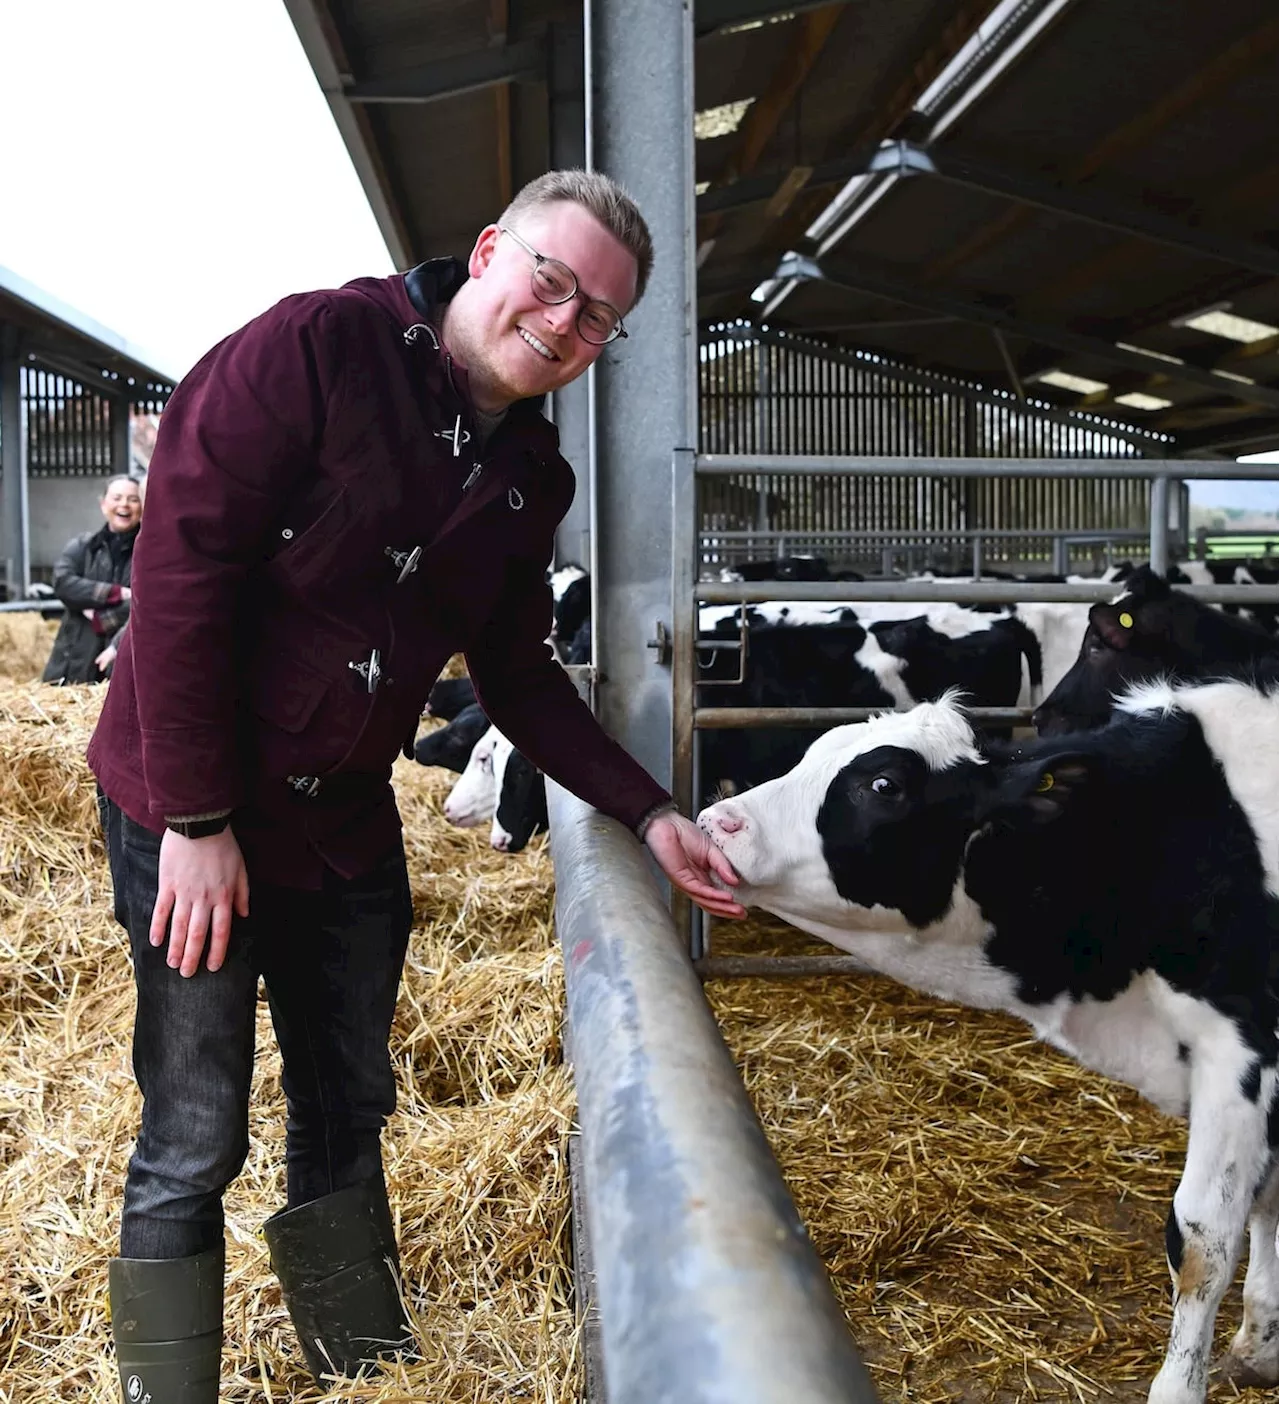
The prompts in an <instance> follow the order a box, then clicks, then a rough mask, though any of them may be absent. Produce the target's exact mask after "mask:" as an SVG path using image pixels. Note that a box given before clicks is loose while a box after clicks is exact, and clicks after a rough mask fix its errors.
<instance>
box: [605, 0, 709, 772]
mask: <svg viewBox="0 0 1280 1404" xmlns="http://www.w3.org/2000/svg"><path fill="white" fill-rule="evenodd" d="M588 3H589V4H590V6H591V19H590V29H591V41H590V43H591V53H590V58H589V69H590V72H591V73H592V78H593V81H592V83H591V85H590V87H589V90H588V94H587V102H588V108H589V113H590V116H589V121H588V130H589V133H590V150H591V155H592V159H593V161H594V164H595V166H596V167H597V168H598V169H600V170H602V171H604V172H606V173H607V174H609V175H611V176H613V177H614V178H615V179H617V180H619V181H621V182H622V184H623V185H624V186H626V188H627V189H628V190H629V192H630V193H631V195H632V196H633V197H634V198H635V200H636V202H637V203H638V204H639V206H640V208H641V210H642V211H643V213H644V216H645V218H646V220H647V221H648V224H649V228H650V230H651V232H652V234H653V240H654V246H655V253H656V257H655V262H654V269H653V276H652V278H651V280H650V283H649V290H648V292H647V293H646V294H645V297H644V300H643V301H642V302H641V303H640V305H639V306H638V307H637V308H636V309H635V310H634V311H633V312H632V313H631V314H630V315H629V316H628V319H627V324H628V329H629V331H630V333H631V335H630V338H629V339H628V340H625V341H619V342H615V343H614V344H613V345H612V346H610V347H608V348H607V349H606V350H605V352H604V354H603V355H602V356H601V358H600V360H599V361H598V362H597V363H596V396H597V403H598V426H599V432H598V473H597V479H598V480H597V484H596V489H597V491H596V500H595V507H596V537H597V540H596V547H595V554H596V557H597V561H598V567H597V569H598V576H599V580H600V588H599V597H600V609H599V614H600V628H599V655H598V666H599V667H600V669H601V672H602V677H601V682H600V718H601V721H602V722H603V723H604V726H605V728H606V730H608V731H609V732H610V733H611V734H612V735H613V736H615V737H616V738H617V739H618V740H619V741H620V742H621V743H622V744H623V745H624V746H626V748H627V749H628V750H629V751H630V752H631V753H632V755H634V756H635V757H636V758H637V759H638V760H639V761H640V763H641V764H642V765H644V766H645V767H647V769H648V770H650V771H651V772H652V774H653V775H655V776H656V777H657V778H658V779H659V780H660V781H662V783H664V784H669V783H670V782H671V778H672V729H671V722H672V718H671V678H670V675H669V673H668V672H667V671H666V668H665V667H664V666H663V664H662V663H660V661H659V659H658V657H657V656H656V654H655V651H654V650H653V649H652V648H651V647H650V646H649V640H650V639H651V638H653V637H654V636H655V624H656V623H657V622H658V621H663V622H666V623H669V622H670V620H671V618H672V604H673V602H672V598H671V571H672V563H673V555H672V541H671V500H672V461H673V458H672V456H673V454H674V452H675V450H676V449H692V448H693V447H694V445H695V438H694V434H695V427H696V396H695V384H694V382H695V375H694V372H695V369H696V364H697V362H696V357H697V333H696V327H695V323H694V316H695V308H694V297H693V288H694V259H693V231H694V209H693V23H692V6H691V5H690V4H689V3H684V4H680V5H675V4H669V5H637V4H633V3H628V0H588ZM691 527H692V523H690V529H691Z"/></svg>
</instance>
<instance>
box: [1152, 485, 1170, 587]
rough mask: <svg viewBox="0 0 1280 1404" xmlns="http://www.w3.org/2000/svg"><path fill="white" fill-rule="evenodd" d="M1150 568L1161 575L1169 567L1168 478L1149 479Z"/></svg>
mask: <svg viewBox="0 0 1280 1404" xmlns="http://www.w3.org/2000/svg"><path fill="white" fill-rule="evenodd" d="M1151 569H1152V570H1154V571H1155V573H1156V574H1157V575H1163V574H1164V573H1165V571H1166V570H1168V569H1169V479H1168V478H1152V480H1151Z"/></svg>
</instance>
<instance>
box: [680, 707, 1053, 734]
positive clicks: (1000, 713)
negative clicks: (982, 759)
mask: <svg viewBox="0 0 1280 1404" xmlns="http://www.w3.org/2000/svg"><path fill="white" fill-rule="evenodd" d="M893 710H894V709H893V708H892V707H695V708H694V712H693V725H694V728H695V730H697V731H734V730H737V729H738V728H747V727H757V726H847V725H848V724H849V723H850V722H864V721H870V720H871V718H872V717H879V716H882V715H883V714H884V713H885V712H891V711H893ZM1031 713H1032V709H1031V708H1030V707H966V708H965V715H966V716H968V717H970V718H972V720H973V721H975V722H977V723H978V724H979V725H982V726H1027V725H1029V724H1030V722H1031Z"/></svg>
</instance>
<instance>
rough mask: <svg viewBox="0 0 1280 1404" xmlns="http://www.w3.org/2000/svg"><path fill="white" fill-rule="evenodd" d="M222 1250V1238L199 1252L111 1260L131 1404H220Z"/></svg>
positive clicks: (116, 1330)
mask: <svg viewBox="0 0 1280 1404" xmlns="http://www.w3.org/2000/svg"><path fill="white" fill-rule="evenodd" d="M224 1256H225V1249H224V1248H223V1245H222V1244H221V1243H220V1244H218V1246H217V1247H216V1248H210V1249H209V1251H208V1252H207V1253H199V1254H197V1255H196V1256H195V1257H193V1258H112V1260H111V1264H110V1267H109V1269H108V1280H109V1282H110V1290H111V1335H112V1337H113V1338H114V1340H115V1343H116V1364H117V1366H118V1367H119V1370H120V1389H121V1391H122V1392H123V1396H124V1401H125V1404H147V1401H151V1404H218V1374H219V1360H220V1357H221V1354H222V1273H223V1262H224Z"/></svg>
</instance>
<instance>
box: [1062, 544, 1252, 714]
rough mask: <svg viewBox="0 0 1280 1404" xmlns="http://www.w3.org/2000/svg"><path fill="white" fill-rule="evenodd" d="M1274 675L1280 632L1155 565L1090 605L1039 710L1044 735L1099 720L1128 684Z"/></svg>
mask: <svg viewBox="0 0 1280 1404" xmlns="http://www.w3.org/2000/svg"><path fill="white" fill-rule="evenodd" d="M1242 670H1247V671H1250V672H1252V673H1254V674H1256V676H1257V677H1258V679H1259V680H1260V681H1266V680H1267V679H1268V678H1273V677H1274V676H1275V670H1276V639H1275V636H1274V635H1273V634H1269V633H1268V632H1267V631H1266V630H1265V629H1263V628H1261V627H1260V626H1259V625H1257V624H1255V623H1254V622H1253V621H1252V620H1249V619H1246V618H1244V617H1243V616H1240V615H1232V614H1224V613H1223V612H1222V611H1221V610H1219V609H1214V608H1212V607H1211V606H1210V605H1206V604H1203V603H1201V602H1200V601H1199V600H1194V599H1192V598H1191V597H1190V596H1189V595H1186V594H1184V593H1183V592H1182V591H1180V590H1174V589H1172V588H1171V587H1170V586H1169V584H1168V582H1167V581H1165V580H1162V579H1161V578H1160V576H1158V575H1157V574H1156V573H1155V572H1154V571H1153V570H1152V569H1151V567H1150V566H1141V567H1139V568H1138V569H1137V570H1135V571H1134V572H1133V574H1132V575H1130V576H1129V577H1128V579H1127V580H1126V581H1125V590H1124V593H1123V594H1122V595H1121V596H1120V597H1119V598H1118V599H1116V600H1114V601H1112V602H1111V603H1110V604H1096V605H1094V606H1093V607H1092V608H1091V609H1090V610H1089V612H1088V626H1087V628H1086V630H1085V634H1084V640H1083V642H1082V643H1081V645H1080V650H1079V653H1078V655H1077V657H1076V661H1075V663H1074V664H1073V666H1072V667H1071V669H1070V670H1069V671H1068V672H1067V673H1066V674H1065V676H1063V677H1062V679H1061V680H1060V681H1059V682H1058V684H1057V686H1056V687H1055V688H1054V689H1053V691H1052V692H1051V693H1050V694H1049V695H1048V696H1047V697H1046V698H1045V699H1044V701H1043V702H1042V703H1041V704H1040V706H1039V707H1038V708H1037V709H1036V712H1035V717H1034V721H1035V726H1036V730H1037V731H1038V732H1040V733H1041V735H1054V734H1057V733H1061V732H1064V731H1075V730H1079V729H1080V728H1083V727H1093V726H1101V725H1102V724H1103V723H1104V722H1105V721H1106V719H1107V717H1108V716H1109V715H1110V713H1111V710H1112V707H1113V705H1114V697H1115V695H1116V694H1117V693H1119V692H1120V691H1121V690H1122V689H1123V688H1124V686H1125V685H1126V684H1127V683H1133V682H1144V681H1146V680H1148V679H1151V678H1156V677H1174V678H1181V679H1187V680H1189V679H1193V678H1211V677H1218V676H1238V675H1239V674H1240V673H1241V672H1242Z"/></svg>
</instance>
